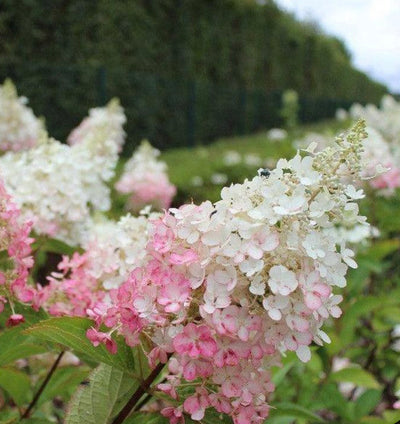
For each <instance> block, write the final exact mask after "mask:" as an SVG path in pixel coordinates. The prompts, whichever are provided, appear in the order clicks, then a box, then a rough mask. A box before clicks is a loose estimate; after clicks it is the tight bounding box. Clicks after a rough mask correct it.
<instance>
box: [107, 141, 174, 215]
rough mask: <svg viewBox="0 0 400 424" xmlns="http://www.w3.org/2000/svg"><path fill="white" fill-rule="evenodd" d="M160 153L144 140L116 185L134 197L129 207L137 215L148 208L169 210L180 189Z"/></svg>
mask: <svg viewBox="0 0 400 424" xmlns="http://www.w3.org/2000/svg"><path fill="white" fill-rule="evenodd" d="M159 154H160V152H159V151H158V150H157V149H154V148H153V147H152V146H151V145H150V143H149V142H148V141H143V142H142V143H141V145H140V147H139V148H138V149H137V151H136V152H134V154H133V156H132V157H131V159H129V161H128V162H127V163H126V164H125V168H124V172H123V174H122V176H121V178H120V180H119V181H118V182H117V183H116V184H115V188H116V189H117V190H118V191H119V192H121V193H124V194H129V195H130V197H129V199H128V202H127V208H128V209H129V210H131V211H133V212H138V211H140V210H141V209H142V208H143V207H144V206H146V205H152V206H153V207H154V208H155V209H156V210H162V209H166V208H168V207H169V206H170V205H171V201H172V199H173V197H174V196H175V194H176V187H175V186H174V185H172V184H171V183H170V181H169V179H168V175H167V166H166V164H165V163H164V162H162V161H160V160H158V159H157V157H158V156H159Z"/></svg>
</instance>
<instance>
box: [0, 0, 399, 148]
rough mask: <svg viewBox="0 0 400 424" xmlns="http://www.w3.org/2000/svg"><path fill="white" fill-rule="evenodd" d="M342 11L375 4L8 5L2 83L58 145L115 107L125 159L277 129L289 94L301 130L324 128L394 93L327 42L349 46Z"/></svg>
mask: <svg viewBox="0 0 400 424" xmlns="http://www.w3.org/2000/svg"><path fill="white" fill-rule="evenodd" d="M316 3H317V4H316ZM320 3H326V4H328V3H329V4H330V5H331V7H330V8H327V6H326V5H325V6H324V5H323V4H322V5H321V4H320ZM344 3H347V4H350V3H351V4H353V6H354V3H356V4H355V6H357V4H358V10H359V11H360V10H362V8H363V6H362V5H363V4H364V6H365V5H366V3H368V2H360V1H357V0H355V1H350V2H344V1H342V0H339V1H337V2H318V1H311V2H310V1H309V0H305V1H303V0H301V1H300V0H298V1H295V0H293V1H290V0H286V1H285V0H281V1H276V2H275V1H272V0H257V1H256V0H136V1H127V0H113V1H111V0H96V1H87V0H18V1H15V0H2V1H1V2H0V80H1V81H2V80H4V79H5V78H6V77H10V78H12V80H13V81H14V82H15V84H16V86H17V87H18V90H19V92H20V93H22V94H24V95H25V96H27V97H28V98H29V99H30V105H31V107H32V108H33V109H34V110H35V112H36V113H37V114H38V115H43V116H45V117H46V124H47V127H48V129H49V131H50V133H51V134H52V135H54V136H55V137H57V138H59V139H60V140H64V139H65V137H66V136H67V134H68V132H69V131H70V129H71V128H72V127H74V126H76V125H77V124H78V123H79V122H80V120H81V118H82V116H84V115H85V114H86V112H87V110H88V109H89V108H90V107H93V106H95V105H104V104H105V103H106V101H108V100H109V99H110V98H112V97H114V96H117V97H119V98H120V99H121V103H122V105H123V106H124V108H125V109H126V114H127V118H128V124H127V133H128V142H127V145H126V149H125V154H130V153H131V152H132V150H133V149H134V148H135V146H137V144H138V143H139V141H140V140H141V139H142V138H144V137H146V138H148V139H150V140H151V142H152V144H153V145H154V146H156V147H159V148H161V149H165V148H171V147H184V146H192V145H198V144H204V143H208V142H210V141H212V140H215V139H216V138H218V137H225V136H232V135H240V134H246V133H252V132H255V131H258V130H261V129H267V128H271V127H277V126H278V127H279V126H281V125H282V116H281V115H280V113H279V110H280V105H281V99H282V93H283V92H284V91H285V90H286V89H293V90H295V91H296V92H297V93H298V95H299V106H300V108H299V120H300V122H312V121H317V120H320V119H323V118H329V117H333V116H334V114H335V111H336V109H337V108H339V107H343V108H348V107H349V106H350V105H351V104H352V103H354V102H360V103H361V104H365V103H367V102H370V103H375V104H376V103H378V102H379V101H380V99H381V97H382V95H383V94H384V93H386V92H388V90H389V89H388V87H387V86H386V85H385V83H384V82H383V83H382V82H377V81H375V80H374V79H373V78H372V77H370V76H368V75H367V74H366V73H365V72H363V71H361V70H359V69H358V68H357V67H356V66H355V65H353V61H352V57H351V53H350V50H349V49H348V47H347V46H346V44H345V43H344V42H343V41H342V40H341V39H339V38H337V37H336V36H333V35H328V34H330V33H335V30H336V29H338V28H339V29H340V27H343V28H345V29H346V31H347V32H346V31H345V32H344V35H345V36H346V35H348V36H349V37H350V39H351V34H352V30H353V31H354V30H355V29H354V28H356V27H354V28H353V27H352V25H353V23H354V22H357V21H358V20H359V19H358V20H357V16H355V19H353V21H351V22H348V21H346V16H348V15H347V14H346V13H347V12H349V11H348V10H346V9H345V8H344V9H343V13H342V14H341V16H342V19H343V21H342V22H340V20H339V22H337V21H336V24H337V25H336V27H335V26H333V27H332V19H331V20H329V16H331V17H332V16H334V15H333V12H334V11H335V10H336V9H337V8H336V9H335V5H336V6H340V4H344ZM379 3H380V4H383V3H385V2H379ZM332 4H333V5H332ZM343 7H344V6H343ZM353 9H354V8H353ZM310 10H311V11H313V10H314V11H315V10H317V12H316V13H317V14H315V13H314V14H313V12H310ZM355 10H356V11H357V7H356V8H355ZM318 11H319V14H318ZM353 11H354V10H353ZM349 13H350V12H349ZM335 16H336V15H335ZM324 18H327V19H325V21H326V22H325V21H324ZM319 21H320V22H321V24H322V26H321V25H320V24H319V23H318V22H319ZM352 22H353V23H352ZM397 22H398V21H397ZM329 24H331V27H330V26H329ZM325 27H327V30H326V29H325ZM322 28H323V29H322ZM364 29H365V32H368V27H364ZM329 30H333V31H330V32H329ZM336 32H337V31H336ZM358 39H360V37H358Z"/></svg>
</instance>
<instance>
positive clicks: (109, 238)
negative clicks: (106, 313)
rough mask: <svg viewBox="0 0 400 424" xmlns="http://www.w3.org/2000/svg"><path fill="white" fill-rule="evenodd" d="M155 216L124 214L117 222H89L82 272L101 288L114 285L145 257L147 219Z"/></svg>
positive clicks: (119, 283)
mask: <svg viewBox="0 0 400 424" xmlns="http://www.w3.org/2000/svg"><path fill="white" fill-rule="evenodd" d="M156 217H158V214H157V213H151V214H150V215H149V216H145V215H140V216H138V217H134V216H131V215H129V214H128V215H125V216H123V217H121V218H120V219H119V221H111V220H106V219H101V220H98V221H93V222H92V223H91V225H90V227H89V231H88V236H87V238H86V239H85V240H84V242H83V243H82V247H83V248H84V249H85V254H86V266H85V272H86V273H87V274H88V275H90V276H91V277H93V278H94V279H96V280H97V281H98V282H99V283H101V284H102V286H103V288H104V289H105V290H110V289H116V288H118V287H119V286H120V285H121V284H122V283H123V282H124V281H126V279H127V278H128V275H129V274H130V272H131V271H133V269H134V268H136V267H139V266H143V265H144V264H145V259H146V249H145V248H146V244H147V242H148V228H149V222H150V221H151V220H152V219H155V218H156Z"/></svg>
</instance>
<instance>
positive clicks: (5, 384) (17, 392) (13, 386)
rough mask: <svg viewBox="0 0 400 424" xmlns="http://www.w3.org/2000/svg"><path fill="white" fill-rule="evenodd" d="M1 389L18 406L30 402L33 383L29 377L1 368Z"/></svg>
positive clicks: (14, 370)
mask: <svg viewBox="0 0 400 424" xmlns="http://www.w3.org/2000/svg"><path fill="white" fill-rule="evenodd" d="M0 387H2V388H3V389H4V390H5V391H6V392H7V393H8V394H9V395H10V396H11V397H12V399H13V400H14V402H15V403H16V404H17V405H18V406H22V405H24V404H25V403H27V402H29V399H30V395H31V393H30V392H31V382H30V379H29V377H28V376H27V375H26V374H25V373H23V372H21V371H18V370H16V369H13V368H0Z"/></svg>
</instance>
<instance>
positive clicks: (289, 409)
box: [267, 402, 326, 423]
mask: <svg viewBox="0 0 400 424" xmlns="http://www.w3.org/2000/svg"><path fill="white" fill-rule="evenodd" d="M273 407H274V408H276V409H271V412H270V417H271V418H272V417H292V418H304V419H307V420H311V421H312V422H313V423H325V422H326V421H325V420H323V419H322V418H321V417H320V416H318V415H316V414H314V412H312V411H310V410H309V409H307V408H304V407H303V406H300V405H296V404H294V403H289V402H281V403H276V404H274V405H273ZM267 422H268V420H267Z"/></svg>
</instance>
